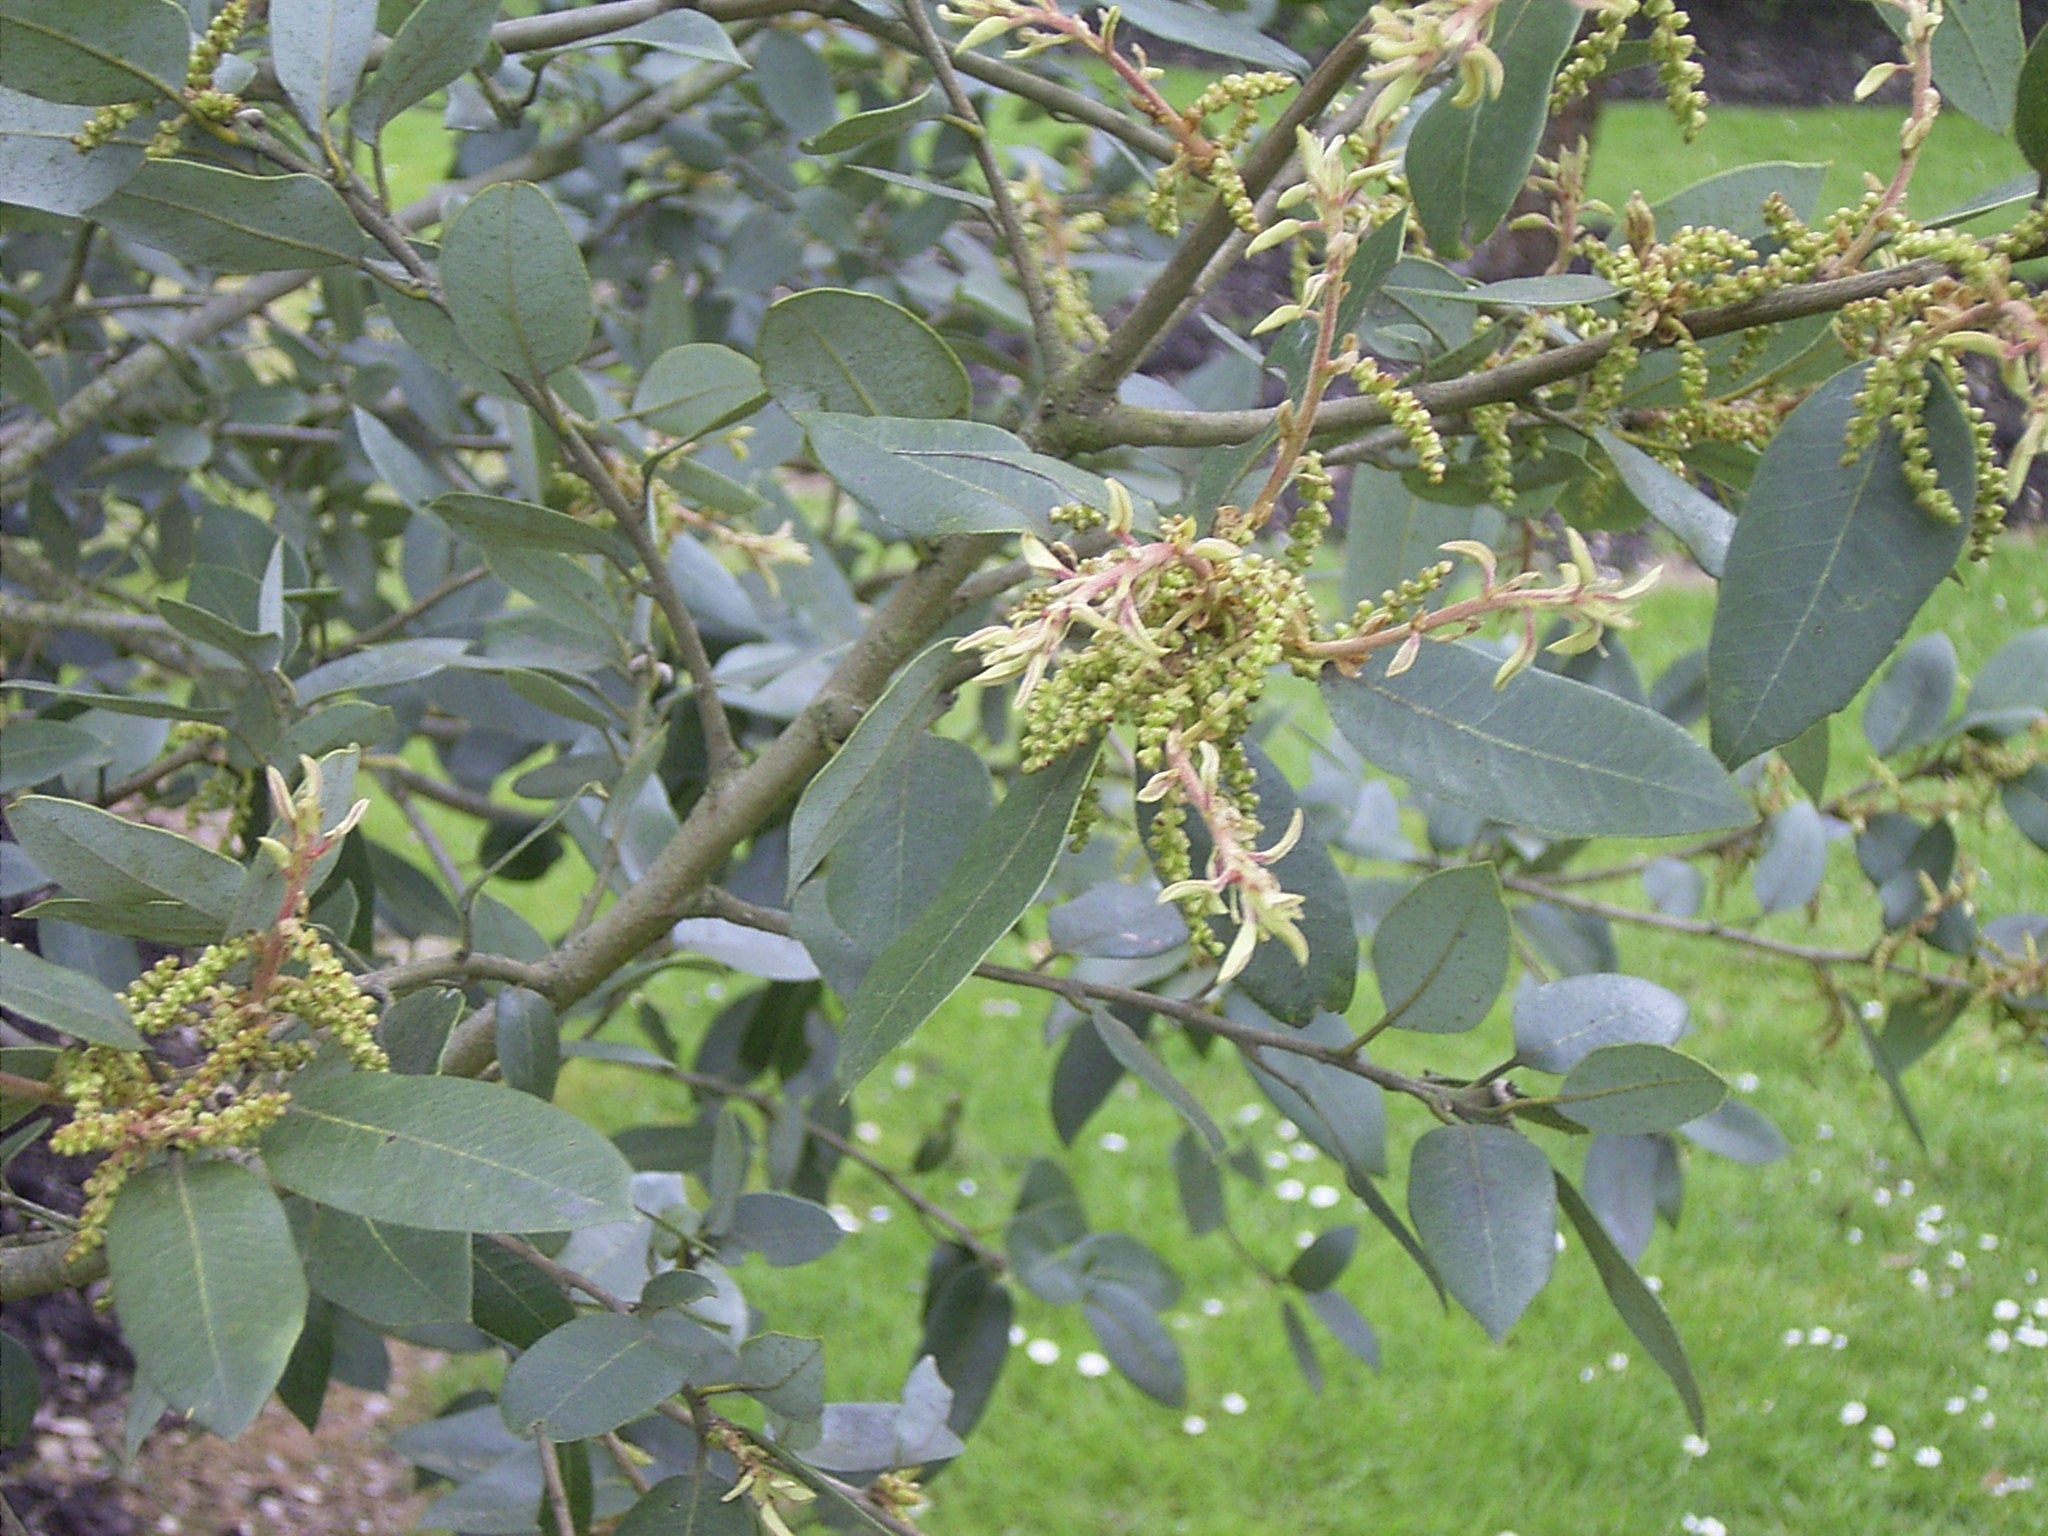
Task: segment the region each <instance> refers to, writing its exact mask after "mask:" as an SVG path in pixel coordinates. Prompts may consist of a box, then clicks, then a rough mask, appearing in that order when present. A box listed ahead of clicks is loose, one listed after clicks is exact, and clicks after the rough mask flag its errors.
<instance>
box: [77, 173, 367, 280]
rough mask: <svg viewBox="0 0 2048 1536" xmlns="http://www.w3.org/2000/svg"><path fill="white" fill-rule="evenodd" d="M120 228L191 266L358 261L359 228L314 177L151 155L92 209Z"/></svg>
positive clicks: (254, 267)
mask: <svg viewBox="0 0 2048 1536" xmlns="http://www.w3.org/2000/svg"><path fill="white" fill-rule="evenodd" d="M93 217H94V218H96V219H98V220H100V221H101V222H102V223H104V224H106V225H107V226H108V227H109V228H110V229H113V230H114V231H116V232H117V233H119V234H122V235H125V236H127V237H128V238H129V239H131V240H137V241H140V242H141V243H142V244H144V245H150V246H154V247H156V249H158V250H160V251H163V252H165V253H167V254H169V255H172V256H175V257H177V258H178V260H180V261H184V262H190V263H192V264H193V265H194V266H201V267H213V268H215V269H217V270H219V271H222V272H289V271H296V270H298V269H299V268H302V267H335V266H346V265H348V264H350V263H353V262H355V261H357V260H360V259H361V257H362V254H363V249H364V243H365V238H366V237H365V236H364V234H363V232H362V229H361V228H360V227H359V226H358V225H357V224H356V221H355V219H354V218H353V217H352V216H351V215H350V213H349V211H348V205H347V204H346V203H344V202H343V201H342V200H341V194H340V193H339V192H336V191H335V190H334V188H332V187H330V186H329V185H328V184H327V183H326V182H324V181H322V180H320V179H319V178H318V177H316V176H244V175H243V174H242V173H241V172H240V171H228V170H222V169H220V168H219V167H218V166H211V165H200V164H198V163H197V162H196V161H191V160H152V161H151V162H149V164H147V165H146V166H144V167H143V168H142V169H141V170H140V171H138V172H137V173H136V174H135V175H134V176H132V177H130V178H129V180H128V181H127V182H126V183H125V184H124V185H123V186H122V188H121V190H120V191H118V192H116V193H115V194H114V195H113V196H112V197H110V198H108V199H107V200H106V201H105V202H104V203H101V204H100V205H99V206H98V207H96V208H95V209H94V210H93Z"/></svg>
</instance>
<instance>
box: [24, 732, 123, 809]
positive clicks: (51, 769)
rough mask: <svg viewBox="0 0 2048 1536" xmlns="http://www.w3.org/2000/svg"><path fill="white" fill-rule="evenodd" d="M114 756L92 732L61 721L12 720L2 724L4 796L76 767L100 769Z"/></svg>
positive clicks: (109, 748) (110, 749)
mask: <svg viewBox="0 0 2048 1536" xmlns="http://www.w3.org/2000/svg"><path fill="white" fill-rule="evenodd" d="M113 755H114V752H113V748H111V747H109V746H108V745H107V744H106V743H105V742H104V741H102V740H100V738H99V737H97V736H95V735H93V733H92V732H91V731H86V730H81V729H79V728H78V727H77V726H75V725H66V724H65V723H64V722H63V721H61V720H36V719H31V718H21V719H15V720H10V721H8V722H7V724H6V725H4V726H0V795H4V794H11V793H12V792H13V791H15V790H17V789H27V788H28V787H29V786H30V785H32V784H40V783H42V782H43V780H45V779H53V778H55V777H56V776H57V775H58V774H60V773H68V772H70V771H71V770H72V769H75V768H96V767H98V766H99V765H100V764H102V763H105V762H107V761H108V760H109V759H111V758H112V757H113Z"/></svg>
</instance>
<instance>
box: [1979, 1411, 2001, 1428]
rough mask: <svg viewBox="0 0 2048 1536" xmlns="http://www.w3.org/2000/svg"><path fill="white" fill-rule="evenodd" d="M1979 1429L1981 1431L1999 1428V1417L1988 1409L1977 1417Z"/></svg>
mask: <svg viewBox="0 0 2048 1536" xmlns="http://www.w3.org/2000/svg"><path fill="white" fill-rule="evenodd" d="M1977 1427H1978V1428H1979V1429H1996V1428H1998V1415H1997V1414H1995V1413H1993V1412H1992V1411H1991V1410H1990V1409H1989V1408H1986V1409H1985V1410H1984V1411H1983V1412H1982V1413H1980V1414H1978V1415H1977Z"/></svg>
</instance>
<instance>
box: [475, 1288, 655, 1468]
mask: <svg viewBox="0 0 2048 1536" xmlns="http://www.w3.org/2000/svg"><path fill="white" fill-rule="evenodd" d="M687 1369H688V1365H687V1364H686V1363H685V1362H683V1361H681V1360H678V1359H677V1358H676V1356H675V1355H674V1353H673V1352H672V1351H671V1350H670V1349H669V1348H668V1347H667V1346H666V1345H664V1344H663V1343H662V1341H661V1339H660V1338H659V1337H657V1335H656V1334H655V1332H654V1331H653V1330H652V1329H651V1328H649V1327H648V1325H647V1324H646V1323H645V1322H643V1321H642V1320H641V1319H639V1318H637V1317H629V1316H626V1315H625V1314H623V1313H619V1312H600V1313H597V1314H596V1315H594V1316H591V1317H579V1318H577V1319H576V1320H575V1321H574V1322H572V1323H568V1324H566V1325H564V1326H563V1327H560V1328H557V1329H556V1330H555V1331H554V1332H553V1333H551V1334H549V1335H548V1336H547V1337H546V1338H544V1339H542V1340H541V1341H540V1342H539V1343H537V1344H535V1345H534V1346H533V1347H532V1348H530V1349H528V1350H527V1351H526V1353H525V1354H523V1355H521V1356H520V1357H519V1358H518V1359H517V1360H515V1361H513V1362H512V1367H511V1369H510V1370H508V1371H506V1372H505V1384H504V1386H503V1387H502V1388H501V1389H500V1390H499V1393H498V1411H499V1413H500V1414H502V1415H503V1416H504V1420H505V1424H506V1427H507V1428H509V1429H510V1430H511V1431H512V1432H513V1433H514V1434H515V1435H522V1436H530V1435H532V1434H533V1432H534V1431H535V1430H536V1429H538V1430H539V1431H540V1433H541V1434H543V1435H545V1436H546V1437H547V1438H548V1439H550V1440H581V1439H583V1438H585V1437H586V1436H590V1435H601V1434H604V1433H606V1432H607V1431H610V1430H614V1429H617V1428H618V1427H619V1426H620V1425H621V1424H624V1423H626V1422H627V1421H628V1420H630V1419H637V1418H639V1417H640V1416H641V1415H642V1414H644V1413H646V1412H648V1411H649V1410H650V1409H652V1408H653V1407H654V1405H655V1404H656V1403H658V1402H660V1401H661V1400H662V1399H663V1398H665V1397H667V1396H669V1395H670V1394H671V1393H673V1392H676V1391H677V1390H679V1389H680V1388H681V1387H682V1384H683V1376H684V1373H685V1371H687Z"/></svg>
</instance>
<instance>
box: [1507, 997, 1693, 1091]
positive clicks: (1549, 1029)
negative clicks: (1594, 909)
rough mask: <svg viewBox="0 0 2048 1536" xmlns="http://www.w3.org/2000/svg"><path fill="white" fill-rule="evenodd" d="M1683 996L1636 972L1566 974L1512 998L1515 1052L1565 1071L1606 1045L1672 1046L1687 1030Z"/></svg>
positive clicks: (1540, 1066) (1546, 1068)
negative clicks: (1513, 1003) (1635, 973)
mask: <svg viewBox="0 0 2048 1536" xmlns="http://www.w3.org/2000/svg"><path fill="white" fill-rule="evenodd" d="M1686 1022H1687V1019H1686V1007H1685V1002H1684V999H1682V998H1680V997H1679V996H1677V995H1676V994H1675V993H1672V992H1667V991H1666V990H1665V989H1664V988H1662V987H1660V986H1658V985H1657V984H1656V983H1655V982H1654V981H1645V980H1643V978H1642V977H1640V976H1617V975H1609V974H1594V975H1587V976H1567V977H1565V978H1564V979H1563V980H1562V981H1552V982H1546V983H1544V984H1543V985H1542V986H1540V987H1531V988H1527V989H1525V990H1524V991H1523V992H1522V993H1521V994H1520V995H1519V996H1518V997H1516V999H1515V1055H1516V1056H1517V1057H1518V1058H1520V1060H1521V1061H1522V1062H1523V1064H1524V1065H1526V1066H1531V1067H1534V1068H1535V1069H1536V1070H1537V1071H1538V1072H1560V1073H1561V1072H1569V1071H1571V1069H1572V1068H1573V1067H1575V1066H1577V1065H1578V1064H1579V1063H1580V1061H1582V1060H1584V1059H1585V1057H1586V1056H1587V1055H1588V1054H1589V1053H1590V1052H1592V1051H1595V1050H1598V1049H1599V1048H1600V1047H1601V1046H1604V1045H1627V1044H1646V1045H1670V1044H1671V1043H1672V1042H1673V1041H1675V1040H1677V1039H1678V1038H1679V1036H1681V1035H1683V1034H1684V1033H1685V1028H1686Z"/></svg>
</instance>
